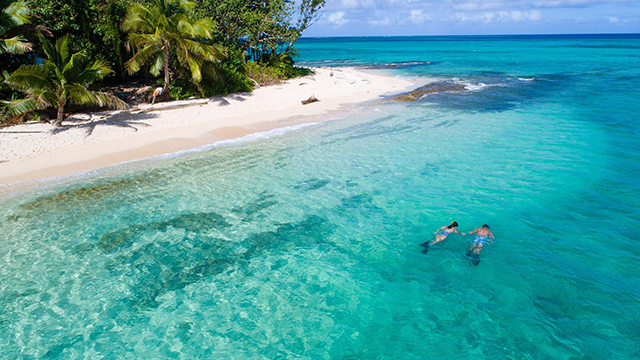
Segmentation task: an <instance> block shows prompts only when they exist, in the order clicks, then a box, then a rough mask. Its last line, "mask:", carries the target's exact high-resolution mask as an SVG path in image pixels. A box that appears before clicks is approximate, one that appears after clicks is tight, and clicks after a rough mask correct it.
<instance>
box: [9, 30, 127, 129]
mask: <svg viewBox="0 0 640 360" xmlns="http://www.w3.org/2000/svg"><path fill="white" fill-rule="evenodd" d="M40 41H41V43H42V50H43V51H44V53H45V56H46V59H44V60H43V61H42V64H38V65H22V66H20V68H18V70H16V71H14V72H13V73H12V74H11V75H10V76H9V77H7V78H6V79H5V83H6V84H8V85H9V86H10V87H11V88H13V89H15V90H20V91H23V92H24V93H25V94H26V95H27V97H26V98H23V99H17V100H11V101H5V102H4V103H5V105H6V108H7V110H8V112H9V114H20V113H25V112H27V111H34V110H45V109H47V108H54V109H56V110H57V117H56V121H55V125H58V126H59V125H60V124H62V121H63V120H64V108H65V105H67V104H68V103H73V104H86V105H98V106H101V107H102V106H108V107H111V108H117V109H124V108H126V107H127V104H126V103H125V102H124V101H122V100H120V99H118V98H116V97H115V96H114V95H112V94H107V93H104V92H100V91H94V90H90V89H89V88H88V86H89V85H91V84H92V83H93V82H95V81H96V80H100V79H102V78H103V77H104V76H105V75H108V74H110V73H111V72H112V70H111V69H110V68H109V66H107V65H106V63H105V62H104V61H102V60H95V61H93V62H88V61H87V56H86V54H85V53H84V52H83V51H79V52H77V53H75V54H73V55H70V54H69V36H68V35H65V36H63V37H61V38H59V39H58V40H57V41H56V43H55V45H53V44H51V43H50V42H49V41H48V40H47V39H45V38H44V37H42V36H40Z"/></svg>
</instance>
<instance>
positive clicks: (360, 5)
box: [340, 0, 376, 9]
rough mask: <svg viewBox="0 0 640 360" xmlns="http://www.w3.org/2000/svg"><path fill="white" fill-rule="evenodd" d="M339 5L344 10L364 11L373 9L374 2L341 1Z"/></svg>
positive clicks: (366, 0)
mask: <svg viewBox="0 0 640 360" xmlns="http://www.w3.org/2000/svg"><path fill="white" fill-rule="evenodd" d="M340 5H342V8H344V9H365V8H371V7H375V5H376V4H375V3H374V0H341V1H340Z"/></svg>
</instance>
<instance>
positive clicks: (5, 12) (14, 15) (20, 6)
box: [0, 0, 31, 70]
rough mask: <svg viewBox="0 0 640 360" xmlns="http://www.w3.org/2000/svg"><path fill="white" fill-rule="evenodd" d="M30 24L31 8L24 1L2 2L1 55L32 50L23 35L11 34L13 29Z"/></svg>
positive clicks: (0, 10)
mask: <svg viewBox="0 0 640 360" xmlns="http://www.w3.org/2000/svg"><path fill="white" fill-rule="evenodd" d="M28 22H29V8H28V7H27V4H26V3H25V2H24V1H16V0H0V54H3V53H10V54H22V53H25V52H27V51H29V50H31V44H30V43H28V42H27V41H26V39H25V38H24V37H23V36H22V35H14V34H10V32H11V30H12V29H13V28H15V27H17V26H19V25H23V24H26V23H28ZM9 36H11V37H9ZM0 70H2V69H0Z"/></svg>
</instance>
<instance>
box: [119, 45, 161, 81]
mask: <svg viewBox="0 0 640 360" xmlns="http://www.w3.org/2000/svg"><path fill="white" fill-rule="evenodd" d="M161 53H163V52H162V51H160V50H159V49H158V48H157V47H156V46H155V45H154V44H150V45H147V46H145V47H144V48H142V49H141V50H140V51H138V52H136V53H135V54H134V55H133V57H132V58H131V59H129V61H127V62H126V63H125V64H124V65H125V67H126V68H127V70H128V71H129V73H130V74H133V73H135V72H138V71H140V69H141V68H142V65H144V64H146V63H147V62H148V61H149V59H151V58H152V57H157V56H158V54H161ZM155 75H157V74H155Z"/></svg>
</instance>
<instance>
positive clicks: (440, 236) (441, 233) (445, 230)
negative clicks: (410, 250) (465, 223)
mask: <svg viewBox="0 0 640 360" xmlns="http://www.w3.org/2000/svg"><path fill="white" fill-rule="evenodd" d="M457 227H458V223H457V222H455V221H454V222H452V223H451V225H445V226H442V227H441V228H439V229H438V230H436V232H434V234H435V235H436V239H435V240H433V241H425V242H423V243H422V244H420V246H424V250H422V253H423V254H426V253H427V252H428V251H429V247H430V246H432V245H434V244H437V243H439V242H440V241H442V240H444V239H446V238H447V236H449V235H450V234H451V233H453V232H455V233H456V234H460V233H459V232H458V229H456V228H457Z"/></svg>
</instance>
